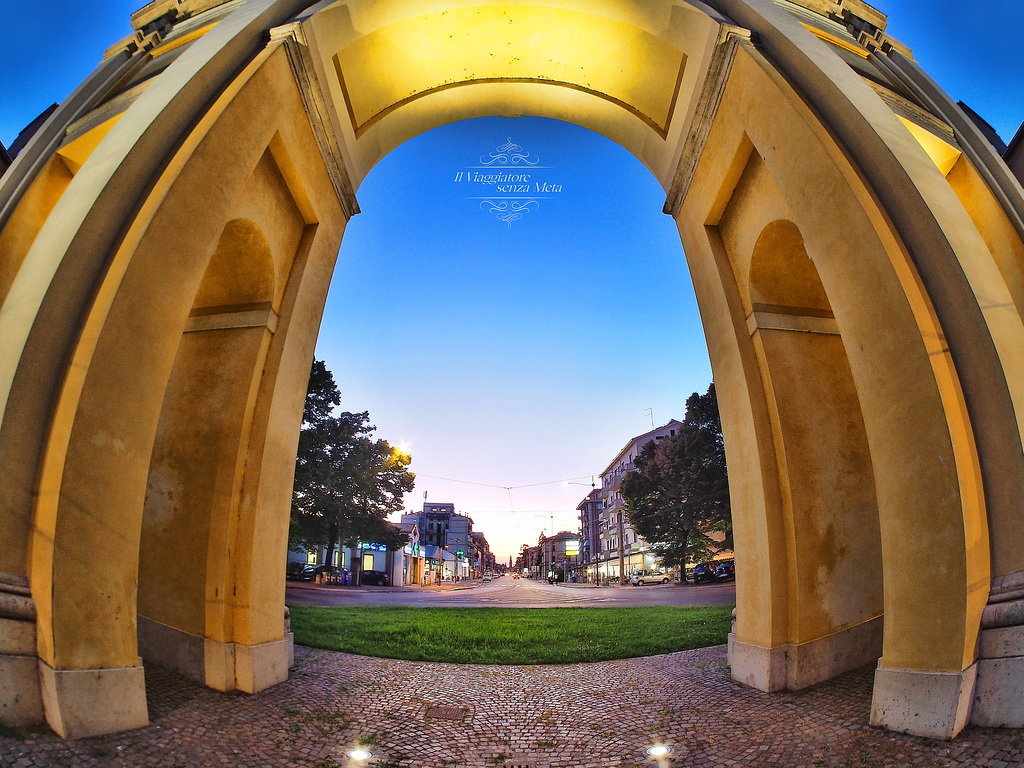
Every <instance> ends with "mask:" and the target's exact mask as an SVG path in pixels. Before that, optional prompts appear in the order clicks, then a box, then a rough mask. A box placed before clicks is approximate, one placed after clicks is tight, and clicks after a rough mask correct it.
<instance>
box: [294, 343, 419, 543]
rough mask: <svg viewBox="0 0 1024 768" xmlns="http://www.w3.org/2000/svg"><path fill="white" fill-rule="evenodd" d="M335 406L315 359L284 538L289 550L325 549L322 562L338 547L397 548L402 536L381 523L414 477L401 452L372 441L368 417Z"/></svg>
mask: <svg viewBox="0 0 1024 768" xmlns="http://www.w3.org/2000/svg"><path fill="white" fill-rule="evenodd" d="M340 403H341V396H340V394H339V392H338V387H337V385H336V384H335V382H334V376H333V375H332V374H331V372H330V371H329V370H328V369H327V366H326V365H325V364H324V363H323V361H320V360H315V361H314V362H313V367H312V369H311V371H310V375H309V389H308V391H307V393H306V404H305V408H304V409H303V415H302V431H301V432H300V434H299V450H298V455H297V456H296V458H295V488H294V493H293V494H292V520H291V528H290V532H289V538H290V540H291V543H292V544H293V545H294V544H300V545H305V546H310V547H311V546H317V545H324V544H325V545H327V548H328V549H327V562H328V563H330V562H331V558H332V555H333V552H334V549H335V547H337V546H338V545H339V544H341V545H345V546H355V545H356V544H357V543H358V542H360V541H362V542H367V543H369V542H374V543H379V544H384V545H386V546H387V547H388V548H389V549H390V548H393V547H397V546H400V545H402V544H404V543H405V536H404V534H401V533H398V532H397V531H396V529H395V528H394V526H392V525H391V524H390V523H388V522H387V519H386V518H387V516H388V515H389V514H391V513H392V512H396V511H398V510H400V509H402V507H403V504H402V501H403V498H404V496H405V494H406V493H407V492H409V491H411V490H412V488H413V484H414V482H415V477H416V476H415V475H414V474H412V473H411V472H409V471H408V466H409V463H410V461H411V458H410V456H409V455H408V454H407V453H404V452H403V451H401V450H399V449H398V448H395V447H392V446H391V445H389V444H388V442H387V441H386V440H381V439H377V440H374V439H373V437H372V435H373V432H374V431H375V430H376V427H374V426H373V425H372V424H370V422H369V419H370V415H369V413H367V412H365V411H364V412H362V413H349V412H347V411H343V412H340V413H337V414H335V409H336V408H337V407H338V406H339V405H340Z"/></svg>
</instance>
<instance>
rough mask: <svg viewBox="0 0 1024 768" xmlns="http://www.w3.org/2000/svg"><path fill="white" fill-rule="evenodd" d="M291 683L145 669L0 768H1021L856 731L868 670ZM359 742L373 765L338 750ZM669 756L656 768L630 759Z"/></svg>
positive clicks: (973, 748)
mask: <svg viewBox="0 0 1024 768" xmlns="http://www.w3.org/2000/svg"><path fill="white" fill-rule="evenodd" d="M296 662H297V663H296V666H295V668H294V669H293V670H292V676H291V679H290V680H289V681H288V682H286V683H283V684H281V685H279V686H276V687H275V688H272V689H270V690H268V691H264V692H263V693H260V694H257V695H254V696H246V695H243V694H222V693H217V692H215V691H212V690H209V689H206V688H203V687H202V686H199V685H196V684H193V683H190V682H187V681H185V680H182V679H181V678H178V677H176V676H174V675H171V674H169V673H167V672H165V671H163V670H161V669H159V668H157V667H147V669H146V687H147V694H148V696H149V706H150V719H151V721H152V724H151V725H150V726H149V727H147V728H143V729H140V730H137V731H132V732H130V733H125V734H120V735H116V736H106V737H102V738H94V739H83V740H80V741H76V742H64V741H61V740H60V739H58V738H57V737H55V736H53V735H52V734H49V733H27V734H20V735H19V736H18V737H11V736H10V735H9V734H8V733H6V732H5V735H2V736H0V765H2V766H16V768H31V767H32V766H61V767H62V768H63V767H64V766H68V767H74V766H118V767H122V768H135V767H136V766H160V767H161V768H164V767H166V768H172V767H173V768H178V767H181V768H185V767H186V766H203V768H206V767H207V766H232V767H234V768H280V767H282V766H287V767H291V766H296V767H300V766H301V767H302V768H349V766H356V765H359V766H362V765H373V766H376V767H377V768H383V767H385V766H391V767H393V768H394V767H397V766H402V767H403V768H405V767H408V768H412V767H414V766H415V767H418V768H442V767H446V768H455V767H458V768H513V767H515V768H523V767H526V768H627V767H629V768H632V767H633V766H637V767H639V766H645V767H650V768H653V767H654V766H659V768H668V767H669V766H674V767H681V766H695V767H696V766H716V767H717V766H806V767H807V768H825V767H828V768H883V767H887V766H940V767H941V766H985V767H987V768H1007V766H1014V767H1015V768H1020V767H1021V766H1024V731H1014V730H986V729H968V730H967V731H965V732H964V733H963V734H961V735H960V736H959V737H958V738H957V739H956V740H955V741H953V742H940V741H934V740H930V739H921V738H915V737H911V736H903V735H898V734H891V733H887V732H885V731H881V730H878V729H875V728H871V727H869V726H868V723H867V718H868V711H869V708H870V702H871V681H872V671H871V669H870V668H865V669H862V670H858V671H856V672H852V673H850V674H847V675H844V676H843V677H841V678H838V679H836V680H833V681H831V682H828V683H824V684H822V685H819V686H816V687H814V688H811V689H808V690H805V691H799V692H787V693H777V694H771V695H769V694H765V693H761V692H759V691H755V690H751V689H749V688H743V687H741V686H739V685H737V684H736V683H734V682H732V681H731V680H730V678H729V670H728V665H727V663H726V653H725V648H724V646H719V647H715V648H706V649H702V650H697V651H684V652H680V653H673V654H667V655H664V656H652V657H649V658H642V659H629V660H623V661H613V662H603V663H599V664H581V665H575V666H565V667H558V666H536V667H509V666H504V667H499V666H482V665H477V666H459V665H450V664H430V663H418V662H406V661H393V660H389V659H371V658H365V657H360V656H351V655H348V654H343V653H333V652H328V651H319V650H312V649H306V648H297V649H296ZM357 744H363V745H364V746H365V747H366V749H368V750H369V751H370V752H371V753H372V754H373V757H372V758H371V760H370V761H369V762H368V763H356V762H354V761H353V760H351V759H350V758H349V757H348V756H347V753H348V751H349V750H351V749H352V748H353V747H354V746H355V745H357ZM654 744H663V745H667V746H670V747H671V748H672V752H671V753H670V755H669V756H668V758H667V759H664V758H663V759H662V761H661V762H660V763H657V762H656V761H655V760H654V759H652V758H649V757H647V756H646V754H645V751H644V750H645V748H646V747H648V746H650V745H654Z"/></svg>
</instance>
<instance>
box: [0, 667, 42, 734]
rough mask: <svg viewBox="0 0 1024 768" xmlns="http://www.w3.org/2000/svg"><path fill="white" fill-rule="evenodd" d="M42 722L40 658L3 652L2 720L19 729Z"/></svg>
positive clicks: (0, 688)
mask: <svg viewBox="0 0 1024 768" xmlns="http://www.w3.org/2000/svg"><path fill="white" fill-rule="evenodd" d="M42 722H43V700H42V697H41V696H40V693H39V669H38V662H37V660H36V657H35V656H13V655H7V654H0V723H3V724H4V725H11V726H14V727H16V728H17V727H22V726H27V725H38V724H40V723H42Z"/></svg>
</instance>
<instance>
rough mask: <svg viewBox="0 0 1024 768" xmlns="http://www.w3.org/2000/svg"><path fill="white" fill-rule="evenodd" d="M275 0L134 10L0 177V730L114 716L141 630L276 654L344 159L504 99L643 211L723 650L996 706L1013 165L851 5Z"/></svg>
mask: <svg viewBox="0 0 1024 768" xmlns="http://www.w3.org/2000/svg"><path fill="white" fill-rule="evenodd" d="M307 5H308V4H307V3H306V2H304V1H302V0H240V1H238V2H232V3H223V2H215V1H212V0H158V2H154V3H151V4H149V5H148V6H146V7H145V8H143V9H142V10H140V11H139V12H138V13H137V14H135V15H134V16H133V21H134V24H135V28H136V34H135V35H133V36H132V37H130V38H127V39H126V40H124V41H121V42H120V43H118V44H117V45H115V46H112V47H111V48H110V49H109V51H108V53H107V56H106V58H105V59H104V61H103V63H102V64H100V66H99V68H98V69H97V70H96V72H95V73H94V74H93V75H92V76H90V78H89V79H88V80H87V81H86V82H85V83H84V84H83V86H82V87H81V88H80V89H79V90H78V91H76V93H75V94H74V95H73V97H71V98H69V100H68V101H67V102H66V103H65V104H63V105H61V107H60V108H59V109H58V110H57V111H56V112H55V113H54V115H53V116H52V117H51V118H50V121H49V123H48V124H47V125H46V126H44V127H43V129H41V131H40V133H39V134H38V137H37V139H36V141H34V142H33V143H32V144H31V145H30V146H29V147H28V148H27V149H26V150H25V152H24V153H23V155H22V156H20V157H19V158H18V161H17V162H16V163H15V164H14V165H13V166H11V168H10V169H9V170H8V171H7V173H6V174H5V175H4V176H3V177H0V340H2V341H0V476H2V477H3V478H4V481H3V483H2V484H0V540H2V541H3V542H4V547H3V548H2V549H0V598H2V599H0V671H2V672H3V674H4V678H5V687H4V688H3V690H2V691H0V722H3V723H6V724H11V725H23V724H31V723H40V722H46V723H48V724H49V725H50V726H51V727H52V728H53V729H54V730H55V731H56V732H58V733H59V734H60V735H62V736H65V737H69V738H77V737H84V736H90V735H96V734H102V733H111V732H117V731H119V730H125V729H129V728H134V727H138V726H141V725H144V724H145V723H146V722H148V712H147V705H146V696H145V685H144V679H143V675H142V666H141V662H142V660H143V659H145V660H149V661H154V662H157V663H160V664H162V665H164V666H167V667H169V668H171V669H174V670H176V671H177V672H179V673H181V674H184V675H186V676H188V677H191V678H193V679H195V680H197V681H200V682H202V683H204V684H205V685H208V686H211V687H213V688H217V689H219V690H235V689H237V690H241V691H245V692H256V691H259V690H262V689H264V688H267V687H269V686H271V685H274V684H276V683H278V682H281V681H283V680H285V679H286V678H287V675H288V660H289V658H290V643H291V637H290V635H289V634H288V633H287V632H286V628H285V621H284V572H285V569H284V564H285V557H286V541H287V529H288V515H289V507H290V504H289V502H290V494H291V484H292V467H293V466H294V456H295V450H296V445H297V439H298V430H299V425H300V422H301V417H302V405H303V399H304V395H305V388H306V381H307V373H308V370H309V364H310V361H311V359H312V355H313V350H314V346H315V343H316V336H317V332H318V329H319V323H320V317H321V314H322V311H323V307H324V302H325V300H326V296H327V288H328V285H329V283H330V280H331V275H332V272H333V268H334V260H335V258H336V257H337V253H338V248H339V246H340V244H341V240H342V237H343V235H344V232H345V226H346V223H347V221H348V219H349V218H350V217H351V216H352V215H355V214H356V213H358V211H359V206H358V203H357V201H356V197H355V193H356V190H357V189H358V187H359V184H360V182H361V180H362V179H363V178H364V177H365V175H366V174H367V173H368V172H369V170H370V169H371V168H372V167H373V166H374V164H375V163H376V162H378V161H379V160H380V159H381V158H382V157H384V156H385V155H386V154H387V153H388V152H390V151H391V150H392V149H394V148H395V147H397V146H398V145H400V144H401V143H402V142H404V141H406V140H407V139H409V138H412V137H414V136H416V135H418V134H420V133H422V132H424V131H427V130H429V129H431V128H434V127H436V126H439V125H443V124H445V123H448V122H451V121H455V120H461V119H466V118H470V117H476V116H481V115H538V116H543V117H550V118H556V119H560V120H566V121H569V122H572V123H575V124H578V125H581V126H583V127H586V128H589V129H591V130H594V131H596V132H598V133H600V134H602V135H604V136H606V137H608V138H609V139H611V140H613V141H615V142H618V143H619V144H620V145H622V146H623V147H624V148H625V149H627V150H628V151H630V152H631V153H633V154H634V155H635V156H636V157H637V159H638V160H639V161H640V162H642V163H643V164H644V165H645V166H646V167H647V168H648V169H649V170H650V171H651V173H652V174H654V176H655V177H656V178H657V179H658V180H659V182H660V183H661V184H662V186H663V188H664V190H665V192H666V203H665V212H666V213H667V214H669V215H671V216H673V218H674V219H675V221H676V223H677V226H678V231H679V236H680V243H681V247H682V250H683V252H684V253H685V258H686V260H687V263H688V265H689V269H690V273H691V275H692V278H693V283H694V287H695V291H696V295H697V300H698V304H699V308H700V312H701V317H702V321H703V324H704V329H705V334H706V337H707V341H708V348H709V352H710V357H711V363H712V367H713V370H714V377H715V383H716V386H717V390H718V393H719V402H720V404H721V410H722V424H723V430H724V433H725V439H726V450H727V455H728V461H729V469H730V472H729V477H730V492H731V495H732V507H733V515H734V526H735V545H736V572H737V586H736V590H737V591H736V600H737V618H736V625H735V631H734V633H733V635H732V636H731V637H730V644H729V654H730V664H731V669H732V676H733V678H734V679H735V680H737V681H739V682H742V683H744V684H747V685H751V686H754V687H757V688H760V689H762V690H766V691H776V690H781V689H798V688H803V687H806V686H809V685H813V684H815V683H817V682H820V681H822V680H827V679H830V678H832V677H834V676H836V675H839V674H841V673H843V672H846V671H848V670H850V669H853V668H856V667H859V666H862V665H864V664H866V663H877V665H878V667H877V671H876V674H875V683H874V698H873V703H872V711H871V717H872V721H873V722H874V723H876V724H878V725H882V726H884V727H887V728H891V729H893V730H899V731H906V732H909V733H915V734H919V735H924V736H932V737H936V738H947V739H948V738H952V737H954V736H955V735H956V734H957V733H958V732H959V731H960V730H961V729H962V728H963V727H964V726H965V725H966V724H967V722H968V718H972V719H973V721H974V722H976V723H979V724H983V725H1008V726H1015V727H1022V726H1024V705H1022V704H1021V701H1020V697H1019V696H1015V694H1014V691H1018V690H1020V688H1021V686H1022V685H1024V622H1022V621H1021V620H1020V617H1021V616H1024V611H1022V610H1018V609H1020V608H1021V605H1020V603H1021V601H1022V600H1024V548H1022V547H1020V546H1019V542H1020V541H1021V540H1022V538H1024V511H1022V509H1021V507H1020V499H1021V498H1022V497H1024V445H1022V438H1021V434H1022V431H1021V425H1022V419H1021V414H1024V320H1022V312H1024V195H1022V193H1021V188H1020V186H1019V184H1017V182H1016V181H1015V180H1014V179H1013V178H1012V176H1011V175H1010V174H1009V171H1008V170H1007V169H1006V167H1005V166H1004V165H1002V162H1001V160H1000V158H999V157H998V156H997V155H995V153H994V152H993V151H992V150H991V148H990V147H988V145H987V144H986V143H985V141H984V139H983V138H982V137H981V136H980V134H979V133H978V132H977V130H976V129H975V128H974V127H973V124H972V123H970V121H969V120H966V119H965V118H964V116H963V115H962V114H961V113H960V112H959V110H958V108H957V107H956V105H955V104H953V102H952V101H951V100H950V99H949V97H948V96H946V95H945V94H944V93H942V92H941V91H939V90H938V89H937V88H936V87H935V86H934V84H932V83H931V81H930V79H928V78H927V77H926V76H925V75H924V73H923V72H921V70H920V69H919V67H918V65H917V64H916V63H915V62H914V60H913V58H912V56H911V54H910V52H909V51H908V50H907V49H906V48H905V47H903V46H902V45H900V44H899V43H898V41H895V40H892V39H891V38H889V37H888V36H887V35H886V33H885V24H886V18H885V16H884V15H883V14H881V13H879V12H878V11H877V10H876V9H874V8H872V7H871V6H869V5H867V4H866V3H863V2H860V1H859V0H805V1H804V2H782V1H780V2H778V3H776V2H773V1H772V0H707V2H706V4H699V3H696V4H694V3H690V2H687V0H531V1H530V2H503V3H502V2H490V3H485V4H480V3H474V2H470V1H469V0H415V1H414V0H337V2H333V3H321V4H319V5H317V6H315V10H314V11H313V12H312V13H309V14H304V12H305V11H306V9H307ZM872 73H874V75H877V76H869V75H872ZM886 82H890V83H893V84H894V85H893V88H888V87H887V86H885V85H883V84H882V83H886ZM641 330H642V329H641Z"/></svg>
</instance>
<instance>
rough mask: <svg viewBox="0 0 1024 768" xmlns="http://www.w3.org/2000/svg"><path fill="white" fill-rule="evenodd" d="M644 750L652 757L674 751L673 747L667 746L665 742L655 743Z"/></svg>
mask: <svg viewBox="0 0 1024 768" xmlns="http://www.w3.org/2000/svg"><path fill="white" fill-rule="evenodd" d="M644 751H645V752H646V753H647V754H648V755H650V756H651V757H664V756H665V755H667V754H668V753H669V752H671V751H672V747H666V746H665V745H664V744H655V745H654V746H653V747H648V748H647V749H645V750H644Z"/></svg>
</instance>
